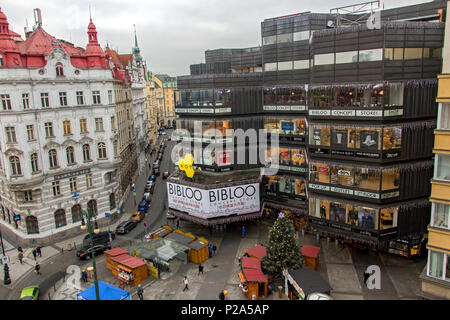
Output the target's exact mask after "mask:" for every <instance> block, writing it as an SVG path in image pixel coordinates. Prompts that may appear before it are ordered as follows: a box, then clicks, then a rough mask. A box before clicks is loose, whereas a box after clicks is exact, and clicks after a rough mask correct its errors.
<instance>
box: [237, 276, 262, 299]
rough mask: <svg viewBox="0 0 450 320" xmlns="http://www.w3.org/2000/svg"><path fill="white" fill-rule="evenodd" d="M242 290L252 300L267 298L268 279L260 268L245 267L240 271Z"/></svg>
mask: <svg viewBox="0 0 450 320" xmlns="http://www.w3.org/2000/svg"><path fill="white" fill-rule="evenodd" d="M239 278H240V279H241V283H242V292H243V293H245V294H246V295H247V298H249V299H251V300H255V299H259V298H266V297H267V285H268V281H267V278H266V276H265V275H264V274H263V273H262V271H261V270H260V269H249V268H243V269H242V271H241V272H239Z"/></svg>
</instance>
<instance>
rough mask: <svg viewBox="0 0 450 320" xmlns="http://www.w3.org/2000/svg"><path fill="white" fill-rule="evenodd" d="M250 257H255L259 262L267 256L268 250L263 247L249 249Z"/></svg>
mask: <svg viewBox="0 0 450 320" xmlns="http://www.w3.org/2000/svg"><path fill="white" fill-rule="evenodd" d="M246 253H248V254H249V255H250V256H252V257H255V258H257V259H259V260H261V259H262V258H264V257H265V256H266V248H264V247H263V246H261V245H257V246H254V247H253V248H251V249H248V250H247V252H246Z"/></svg>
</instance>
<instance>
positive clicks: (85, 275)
mask: <svg viewBox="0 0 450 320" xmlns="http://www.w3.org/2000/svg"><path fill="white" fill-rule="evenodd" d="M81 280H82V281H83V282H87V281H88V278H87V272H86V270H85V269H83V271H82V272H81Z"/></svg>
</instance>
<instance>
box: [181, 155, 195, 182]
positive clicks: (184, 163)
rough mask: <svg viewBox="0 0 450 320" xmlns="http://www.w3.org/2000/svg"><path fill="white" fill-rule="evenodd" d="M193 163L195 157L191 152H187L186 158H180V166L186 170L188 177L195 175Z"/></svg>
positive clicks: (182, 169)
mask: <svg viewBox="0 0 450 320" xmlns="http://www.w3.org/2000/svg"><path fill="white" fill-rule="evenodd" d="M193 163H194V158H193V157H192V155H191V154H187V155H186V156H185V157H184V158H181V159H180V160H178V168H180V170H181V171H184V172H186V176H187V177H188V178H192V177H193V176H194V169H193V168H192V164H193Z"/></svg>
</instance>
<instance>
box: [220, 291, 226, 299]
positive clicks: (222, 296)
mask: <svg viewBox="0 0 450 320" xmlns="http://www.w3.org/2000/svg"><path fill="white" fill-rule="evenodd" d="M219 300H225V293H224V292H223V290H222V291H220V293H219Z"/></svg>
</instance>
